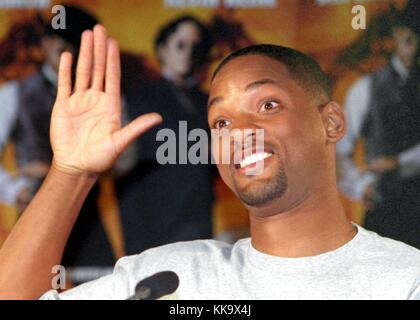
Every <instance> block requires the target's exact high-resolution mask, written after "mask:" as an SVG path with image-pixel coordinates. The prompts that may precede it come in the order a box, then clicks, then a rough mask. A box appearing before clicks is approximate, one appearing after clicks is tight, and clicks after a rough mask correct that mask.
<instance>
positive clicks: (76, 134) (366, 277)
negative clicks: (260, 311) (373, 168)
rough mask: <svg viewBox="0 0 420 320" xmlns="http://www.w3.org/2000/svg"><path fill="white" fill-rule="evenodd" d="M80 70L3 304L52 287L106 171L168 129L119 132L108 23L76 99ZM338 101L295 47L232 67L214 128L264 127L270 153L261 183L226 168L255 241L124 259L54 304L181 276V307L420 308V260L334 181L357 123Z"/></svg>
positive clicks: (64, 63)
mask: <svg viewBox="0 0 420 320" xmlns="http://www.w3.org/2000/svg"><path fill="white" fill-rule="evenodd" d="M92 61H93V62H92ZM70 65H71V56H70V55H69V54H68V53H64V54H63V56H62V59H61V65H60V74H59V86H58V87H59V90H58V95H57V101H56V104H55V107H54V112H53V117H52V122H51V142H52V146H53V150H54V161H53V165H52V167H51V170H50V172H49V175H48V178H47V179H46V181H45V183H44V185H43V186H42V188H41V190H40V192H39V193H38V194H37V196H36V197H35V198H34V200H33V201H32V203H31V204H30V205H29V207H28V209H27V210H26V212H25V213H24V215H23V217H22V218H21V219H20V221H19V223H18V225H17V226H16V227H15V229H14V230H13V231H12V233H11V235H10V237H9V238H8V239H7V240H6V243H5V245H4V246H3V247H2V249H1V250H0V298H30V299H33V298H39V297H40V296H41V294H42V293H43V292H45V291H47V290H49V289H50V288H51V278H52V275H51V273H50V271H51V267H52V266H54V265H57V264H59V262H60V256H61V253H62V251H63V248H64V245H65V242H66V239H67V237H68V234H69V233H70V230H71V227H72V224H73V222H74V220H75V219H76V217H77V211H78V210H79V208H80V206H81V205H82V203H83V200H84V198H85V196H86V194H87V193H88V191H89V189H90V188H91V186H92V185H93V184H94V183H95V181H96V179H97V177H98V175H99V174H100V173H101V172H103V171H105V170H107V169H109V168H110V167H111V166H112V163H113V162H114V161H115V160H116V159H117V157H118V155H119V154H121V152H123V150H124V148H125V147H126V146H127V145H128V144H129V143H130V142H132V141H133V140H134V139H135V138H136V137H138V136H139V135H141V134H143V133H144V132H145V131H146V130H148V129H150V128H151V127H153V126H155V125H157V124H158V123H160V121H162V119H161V117H160V116H159V115H157V114H154V113H151V114H146V115H143V116H141V117H139V118H137V119H136V120H134V121H133V122H132V123H130V124H129V125H128V126H126V127H123V128H121V123H120V86H119V79H120V67H119V56H118V47H117V43H116V41H115V40H113V39H107V35H106V31H105V29H104V28H103V27H101V26H96V27H95V28H94V31H93V34H92V32H85V33H84V34H83V43H82V48H81V52H80V56H79V62H78V67H77V71H76V83H75V89H74V93H73V94H72V87H71V71H70ZM104 78H105V81H104ZM104 83H105V84H104ZM329 91H330V89H329V85H328V81H327V80H326V76H325V74H324V73H323V71H322V70H321V68H320V67H319V65H318V64H317V63H316V62H315V61H314V60H312V59H311V58H309V57H307V56H305V55H303V54H301V53H299V52H297V51H295V50H292V49H289V48H284V47H279V46H274V45H261V46H253V47H249V48H245V49H243V50H239V51H238V52H236V53H234V54H233V55H231V56H230V57H228V58H227V59H226V60H224V62H223V63H222V64H221V65H220V67H219V68H218V70H217V71H216V73H215V77H214V79H213V82H212V86H211V90H210V100H209V104H208V108H209V114H208V120H209V125H210V127H211V128H225V129H227V130H233V129H238V130H240V131H242V130H244V129H252V132H254V130H255V132H257V131H256V130H257V129H263V130H264V132H265V135H264V136H265V138H264V139H265V141H264V148H265V152H266V153H267V155H269V157H268V158H267V159H265V160H259V161H264V169H263V172H262V174H261V175H255V176H252V175H246V174H244V170H243V169H247V168H248V167H252V166H253V165H254V166H255V165H256V164H258V163H255V161H251V162H249V161H247V165H246V166H243V165H242V166H239V167H238V166H237V165H236V164H235V163H231V164H221V165H218V169H219V171H220V174H221V176H222V178H223V180H224V181H225V182H226V183H227V185H228V186H229V187H230V188H232V189H233V191H234V192H235V193H236V194H237V195H238V197H239V198H240V199H241V200H242V202H243V203H244V204H245V205H246V206H247V208H248V209H249V211H250V226H251V239H243V240H240V241H239V242H237V243H236V244H235V245H233V246H231V245H227V244H224V243H222V242H218V241H214V240H198V241H193V242H181V243H176V244H171V245H167V246H163V247H158V248H154V249H151V250H148V251H145V252H143V253H141V254H140V255H137V256H131V257H126V258H123V259H121V260H120V261H119V263H118V264H117V266H116V268H115V271H114V273H113V274H112V275H110V276H107V277H105V278H102V279H99V280H96V281H94V282H91V283H87V284H84V285H82V286H80V287H77V288H75V289H72V290H70V291H68V292H65V293H64V294H62V295H61V296H58V295H57V293H55V292H49V293H47V294H46V295H44V297H43V298H50V299H54V298H63V299H66V298H68V299H71V298H80V299H83V298H84V299H126V298H128V297H129V296H130V295H132V294H133V292H134V289H135V285H136V283H137V282H138V281H139V280H140V279H143V278H145V277H147V276H149V275H151V274H154V273H156V272H158V271H162V270H172V271H174V272H176V273H177V274H178V276H179V278H180V286H179V288H178V290H177V291H176V296H177V298H180V299H206V298H207V299H263V298H266V299H305V298H312V299H315V298H316V299H328V298H330V299H355V298H359V299H380V298H384V299H385V298H387V299H419V298H420V252H419V251H418V250H416V249H414V248H412V247H409V246H407V245H405V244H403V243H400V242H396V241H394V240H390V239H385V238H381V237H380V236H378V235H377V234H375V233H372V232H369V231H367V230H365V229H363V228H361V227H359V226H356V225H353V224H352V223H351V222H350V221H349V220H348V219H347V218H346V214H345V212H344V209H343V207H342V205H341V202H340V199H339V195H338V190H337V186H336V177H335V144H336V143H337V141H339V140H340V139H341V138H342V137H343V135H344V133H345V119H344V116H343V113H342V111H341V108H340V107H339V106H338V105H337V104H336V103H335V102H331V101H330V93H329ZM236 145H237V147H239V148H243V146H242V145H239V144H236ZM213 151H214V150H213ZM243 151H245V154H246V153H247V152H246V150H243ZM254 152H255V151H254ZM256 159H259V157H256ZM245 160H246V159H245ZM252 162H253V163H252ZM242 164H244V163H242ZM260 164H261V163H259V165H260ZM245 171H246V170H245ZM70 191H71V192H70ZM197 192H199V191H198V190H197ZM63 199H66V201H65V203H63ZM162 201H164V195H162ZM58 216H59V217H60V218H61V219H59V221H58V222H57V219H56V218H57V217H58ZM33 225H36V226H37V232H36V233H34V232H33ZM41 251H42V253H43V255H40V254H39V253H40V252H41ZM16 252H18V253H19V254H16Z"/></svg>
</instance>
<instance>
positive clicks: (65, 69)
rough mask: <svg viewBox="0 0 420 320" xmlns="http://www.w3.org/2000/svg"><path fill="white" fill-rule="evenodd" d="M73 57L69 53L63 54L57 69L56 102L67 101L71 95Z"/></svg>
mask: <svg viewBox="0 0 420 320" xmlns="http://www.w3.org/2000/svg"><path fill="white" fill-rule="evenodd" d="M72 61H73V57H72V55H71V53H69V52H63V53H62V54H61V58H60V66H59V67H58V82H57V100H63V99H67V98H68V97H70V95H71V64H72Z"/></svg>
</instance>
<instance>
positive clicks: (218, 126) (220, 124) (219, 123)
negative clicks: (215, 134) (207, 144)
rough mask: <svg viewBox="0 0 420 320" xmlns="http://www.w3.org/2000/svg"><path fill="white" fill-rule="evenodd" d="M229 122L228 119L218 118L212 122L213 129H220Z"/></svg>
mask: <svg viewBox="0 0 420 320" xmlns="http://www.w3.org/2000/svg"><path fill="white" fill-rule="evenodd" d="M229 124H230V122H229V121H228V120H218V121H216V122H215V123H214V128H215V129H222V128H224V127H226V126H228V125H229Z"/></svg>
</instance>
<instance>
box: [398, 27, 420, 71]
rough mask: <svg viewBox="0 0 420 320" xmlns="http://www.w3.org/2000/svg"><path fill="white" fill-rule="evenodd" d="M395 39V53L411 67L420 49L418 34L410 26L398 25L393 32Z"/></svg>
mask: <svg viewBox="0 0 420 320" xmlns="http://www.w3.org/2000/svg"><path fill="white" fill-rule="evenodd" d="M393 39H394V43H395V53H396V54H397V55H398V56H399V57H400V59H401V60H402V62H403V63H404V65H405V66H406V67H407V68H411V67H412V66H413V64H414V60H415V57H416V53H417V51H418V49H419V37H418V35H417V34H416V33H415V32H414V31H412V30H411V29H410V28H408V27H398V28H396V29H395V30H394V32H393Z"/></svg>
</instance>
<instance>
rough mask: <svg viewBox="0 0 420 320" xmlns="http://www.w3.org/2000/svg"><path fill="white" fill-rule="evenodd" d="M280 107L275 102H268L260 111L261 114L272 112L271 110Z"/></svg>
mask: <svg viewBox="0 0 420 320" xmlns="http://www.w3.org/2000/svg"><path fill="white" fill-rule="evenodd" d="M278 106H279V104H278V103H277V102H275V101H267V102H264V103H263V105H262V106H261V108H260V110H259V111H260V112H265V111H270V110H273V109H276V108H278Z"/></svg>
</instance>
